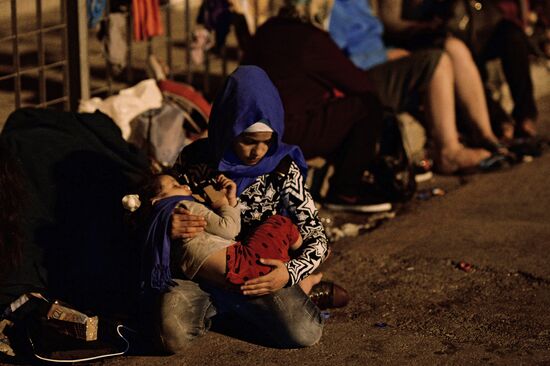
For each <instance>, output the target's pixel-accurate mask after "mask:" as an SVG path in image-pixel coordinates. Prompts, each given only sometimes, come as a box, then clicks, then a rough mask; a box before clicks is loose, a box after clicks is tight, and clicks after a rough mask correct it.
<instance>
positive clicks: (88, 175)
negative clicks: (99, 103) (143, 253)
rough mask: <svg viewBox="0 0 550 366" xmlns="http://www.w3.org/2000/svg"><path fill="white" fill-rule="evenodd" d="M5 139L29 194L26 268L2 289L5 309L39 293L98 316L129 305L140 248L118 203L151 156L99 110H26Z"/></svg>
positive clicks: (12, 119) (17, 113)
mask: <svg viewBox="0 0 550 366" xmlns="http://www.w3.org/2000/svg"><path fill="white" fill-rule="evenodd" d="M0 139H1V140H2V143H6V144H7V145H8V146H9V149H10V150H11V152H12V153H13V155H14V156H15V157H16V158H17V159H18V160H19V162H20V163H21V166H22V168H23V172H24V175H25V181H26V184H27V186H26V190H27V192H28V199H27V200H26V202H25V203H23V202H22V204H25V205H26V207H25V210H24V212H25V215H24V225H25V226H24V234H25V236H26V237H25V243H24V248H23V263H22V265H21V267H20V269H19V270H18V271H15V272H12V273H10V274H9V275H8V277H7V278H6V279H5V280H4V281H3V283H1V284H0V304H6V303H8V302H10V301H11V300H13V299H14V298H15V297H17V296H18V295H20V294H21V293H24V292H27V291H29V290H34V289H39V290H44V289H46V291H47V294H48V295H49V296H50V297H53V298H59V299H63V300H65V301H68V302H71V303H72V304H73V305H75V306H77V307H79V308H80V309H91V310H94V311H98V312H101V311H107V310H111V309H116V308H117V307H118V306H120V305H122V306H124V305H125V304H124V303H125V302H128V301H131V300H132V296H131V295H132V293H133V290H134V287H133V286H134V279H135V278H137V277H136V273H137V272H136V271H137V263H138V259H137V258H138V254H139V248H137V247H136V245H134V243H131V242H130V240H128V239H127V238H128V235H127V233H126V232H125V229H124V225H123V215H124V212H123V208H122V206H121V199H122V197H123V196H124V195H125V194H127V193H130V192H132V191H133V189H134V188H135V187H136V185H137V183H138V182H139V181H140V180H141V179H142V177H143V172H145V171H146V169H147V166H148V163H147V159H146V157H145V156H144V155H142V154H141V153H139V152H138V151H137V150H135V149H134V148H133V147H132V146H131V145H129V144H127V143H126V142H125V141H124V140H123V139H122V136H121V132H120V130H119V128H118V127H117V126H116V125H115V124H114V123H113V121H112V120H111V119H110V118H109V117H108V116H106V115H105V114H103V113H99V112H97V113H94V114H75V113H68V112H56V111H52V110H45V109H21V110H18V111H15V112H14V113H12V114H11V115H10V117H9V118H8V120H7V122H6V125H5V127H4V130H3V131H2V133H1V134H0ZM0 188H1V189H9V187H0Z"/></svg>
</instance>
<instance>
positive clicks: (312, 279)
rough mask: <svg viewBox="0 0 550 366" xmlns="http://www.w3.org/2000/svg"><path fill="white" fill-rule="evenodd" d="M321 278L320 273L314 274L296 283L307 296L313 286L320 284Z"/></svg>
mask: <svg viewBox="0 0 550 366" xmlns="http://www.w3.org/2000/svg"><path fill="white" fill-rule="evenodd" d="M322 278H323V274H322V273H316V274H312V275H309V276H308V277H306V278H304V279H303V280H301V281H300V282H299V283H298V286H300V287H301V289H302V290H303V291H304V293H305V294H306V295H309V293H310V292H311V289H312V287H313V286H315V285H316V284H318V283H319V282H321V279H322Z"/></svg>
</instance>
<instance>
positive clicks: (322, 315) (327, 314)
mask: <svg viewBox="0 0 550 366" xmlns="http://www.w3.org/2000/svg"><path fill="white" fill-rule="evenodd" d="M321 317H322V318H323V319H325V320H327V319H328V318H330V312H329V311H328V310H323V311H321Z"/></svg>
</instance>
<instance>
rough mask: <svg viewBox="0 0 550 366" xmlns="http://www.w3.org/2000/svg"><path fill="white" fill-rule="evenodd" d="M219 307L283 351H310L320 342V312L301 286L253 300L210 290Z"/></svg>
mask: <svg viewBox="0 0 550 366" xmlns="http://www.w3.org/2000/svg"><path fill="white" fill-rule="evenodd" d="M209 292H210V293H211V295H212V298H213V301H214V303H215V304H216V306H220V307H222V308H224V309H227V310H230V311H232V312H233V313H235V314H237V315H238V316H239V317H241V318H242V319H244V320H246V321H248V322H250V323H251V324H252V325H253V326H254V327H255V331H257V332H259V333H261V334H263V335H264V336H265V337H266V338H267V339H268V340H269V342H270V343H271V344H272V345H273V346H275V347H280V348H299V347H308V346H311V345H313V344H315V343H317V342H318V341H319V339H320V338H321V335H322V333H323V324H324V320H323V318H322V316H321V311H320V310H319V308H318V307H317V306H316V305H315V304H314V303H313V302H312V301H311V300H310V299H309V297H308V296H307V295H306V294H305V293H304V291H303V290H302V289H301V288H300V287H299V286H292V287H285V288H283V289H281V290H279V291H277V292H275V293H273V294H269V295H264V296H259V297H254V296H244V295H240V294H237V293H230V292H227V291H224V290H220V289H217V288H211V289H209Z"/></svg>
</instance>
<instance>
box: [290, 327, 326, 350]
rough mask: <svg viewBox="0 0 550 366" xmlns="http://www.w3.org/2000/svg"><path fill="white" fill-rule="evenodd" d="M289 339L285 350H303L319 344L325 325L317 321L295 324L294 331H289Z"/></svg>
mask: <svg viewBox="0 0 550 366" xmlns="http://www.w3.org/2000/svg"><path fill="white" fill-rule="evenodd" d="M288 333H289V335H288V339H286V342H284V343H286V344H285V345H284V347H285V348H303V347H310V346H313V345H314V344H316V343H317V342H319V340H320V339H321V336H322V335H323V325H322V323H320V322H317V321H304V322H301V323H300V322H298V323H295V324H294V326H293V327H292V329H289V332H288Z"/></svg>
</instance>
